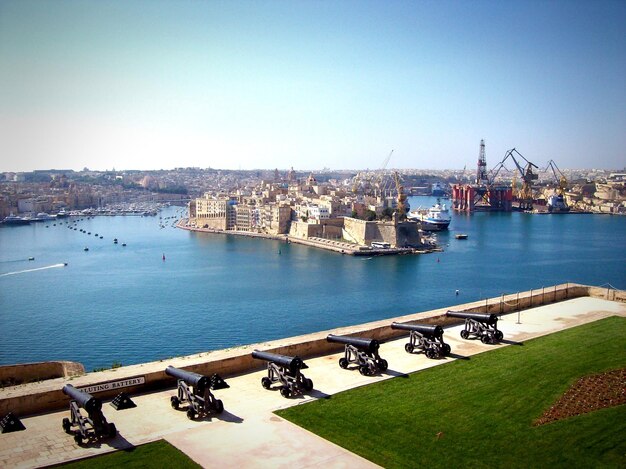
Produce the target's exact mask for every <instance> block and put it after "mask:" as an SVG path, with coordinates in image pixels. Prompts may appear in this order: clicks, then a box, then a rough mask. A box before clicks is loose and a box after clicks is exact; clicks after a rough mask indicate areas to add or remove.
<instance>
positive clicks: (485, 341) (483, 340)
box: [480, 334, 492, 344]
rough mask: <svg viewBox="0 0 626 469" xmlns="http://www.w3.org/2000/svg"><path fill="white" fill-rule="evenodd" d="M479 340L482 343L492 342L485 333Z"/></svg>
mask: <svg viewBox="0 0 626 469" xmlns="http://www.w3.org/2000/svg"><path fill="white" fill-rule="evenodd" d="M480 341H481V342H482V343H483V344H490V343H491V342H492V339H491V336H489V335H487V334H485V335H483V336H482V337H481V338H480Z"/></svg>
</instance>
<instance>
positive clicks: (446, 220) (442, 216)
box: [407, 199, 452, 231]
mask: <svg viewBox="0 0 626 469" xmlns="http://www.w3.org/2000/svg"><path fill="white" fill-rule="evenodd" d="M407 218H408V219H409V220H414V221H417V222H419V223H420V225H421V227H422V230H424V231H443V230H447V229H448V226H449V225H450V221H451V220H452V219H451V218H450V211H449V210H448V208H447V207H446V204H443V205H442V204H441V202H440V201H439V199H437V203H436V204H435V205H433V206H432V207H430V208H429V209H428V210H420V209H417V210H415V211H413V212H409V214H408V215H407Z"/></svg>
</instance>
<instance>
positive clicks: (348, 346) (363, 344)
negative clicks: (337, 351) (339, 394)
mask: <svg viewBox="0 0 626 469" xmlns="http://www.w3.org/2000/svg"><path fill="white" fill-rule="evenodd" d="M326 340H327V341H328V342H335V343H339V344H344V345H345V348H344V356H343V357H341V358H340V359H339V366H340V367H341V368H344V369H345V368H348V365H349V364H350V363H355V364H356V365H357V367H358V368H359V373H361V374H362V375H373V374H375V373H377V372H378V371H385V370H386V369H387V368H388V366H389V365H388V363H387V360H385V359H383V358H380V355H378V348H379V347H380V344H379V343H378V341H377V340H376V339H365V338H361V337H349V336H345V335H333V334H328V336H327V337H326Z"/></svg>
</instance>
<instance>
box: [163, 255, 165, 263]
mask: <svg viewBox="0 0 626 469" xmlns="http://www.w3.org/2000/svg"><path fill="white" fill-rule="evenodd" d="M163 262H165V254H163Z"/></svg>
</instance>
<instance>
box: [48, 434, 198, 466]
mask: <svg viewBox="0 0 626 469" xmlns="http://www.w3.org/2000/svg"><path fill="white" fill-rule="evenodd" d="M59 467H67V468H71V469H81V468H85V469H87V468H89V469H99V468H117V467H124V468H127V467H129V468H140V467H142V468H163V469H165V468H168V469H169V468H173V467H175V468H176V469H185V468H194V469H196V468H199V467H200V466H199V465H198V464H196V463H195V462H193V461H192V460H191V459H190V458H189V457H187V455H185V453H183V452H182V451H179V450H178V449H177V448H175V447H174V446H172V445H170V444H169V443H168V442H167V441H165V440H159V441H155V442H153V443H147V444H145V445H141V446H137V447H135V448H133V449H132V450H128V451H116V452H115V453H109V454H104V455H102V456H96V457H94V458H88V459H83V460H82V461H76V462H72V463H68V464H64V465H62V466H59Z"/></svg>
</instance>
